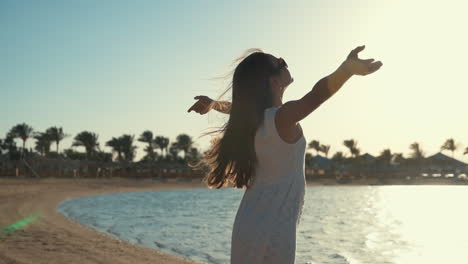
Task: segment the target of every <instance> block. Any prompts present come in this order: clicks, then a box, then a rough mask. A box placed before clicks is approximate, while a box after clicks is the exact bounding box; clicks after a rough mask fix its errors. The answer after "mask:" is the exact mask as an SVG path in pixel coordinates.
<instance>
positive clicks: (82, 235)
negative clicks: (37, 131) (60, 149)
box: [0, 178, 207, 264]
mask: <svg viewBox="0 0 468 264" xmlns="http://www.w3.org/2000/svg"><path fill="white" fill-rule="evenodd" d="M186 188H207V187H206V185H205V183H202V182H176V181H168V182H160V181H157V180H152V179H140V180H135V179H122V178H112V179H54V178H46V179H39V180H38V179H16V178H0V228H1V229H2V230H3V229H4V228H5V227H7V226H10V225H12V224H14V223H16V222H18V221H20V220H22V219H25V218H27V217H30V216H32V215H35V214H40V217H39V218H37V219H36V220H34V221H32V222H30V223H29V224H28V225H26V226H23V227H21V228H19V229H16V230H15V231H11V232H8V233H7V232H3V235H2V236H0V263H1V264H3V263H8V264H13V263H15V264H16V263H21V264H23V263H28V264H29V263H31V264H38V263H48V264H52V263H80V264H88V263H116V264H118V263H122V264H124V263H132V264H134V263H139V264H143V263H148V264H149V263H151V264H156V263H167V264H186V263H196V262H194V261H191V260H188V259H183V258H180V257H177V256H172V255H169V254H166V253H163V252H160V251H157V250H154V249H149V248H143V247H138V246H135V245H133V244H131V243H129V242H126V241H124V240H118V239H116V238H114V237H112V236H109V235H106V234H104V233H100V232H98V231H95V230H94V229H91V228H88V227H86V226H84V225H81V224H79V223H77V222H74V221H72V220H70V219H68V218H67V217H65V216H63V215H61V214H60V213H58V212H57V211H56V207H57V205H58V204H59V203H60V202H62V201H63V200H65V199H68V198H74V197H80V196H88V195H95V194H102V193H115V192H132V191H147V190H166V189H186Z"/></svg>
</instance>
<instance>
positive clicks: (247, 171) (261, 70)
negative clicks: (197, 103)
mask: <svg viewBox="0 0 468 264" xmlns="http://www.w3.org/2000/svg"><path fill="white" fill-rule="evenodd" d="M240 60H241V62H240V63H239V64H238V65H237V66H236V68H235V70H234V73H233V75H232V81H231V82H230V84H229V87H228V89H227V90H226V91H225V92H224V93H226V92H227V91H228V90H229V89H231V88H232V105H231V111H230V115H229V120H228V121H227V122H226V123H225V124H224V125H223V126H222V127H221V129H219V130H215V131H212V132H208V133H206V134H205V135H208V134H211V133H216V132H218V133H219V136H218V137H216V138H215V139H214V140H212V141H211V148H210V149H209V150H208V151H207V152H206V154H205V155H204V157H203V158H202V159H201V160H200V161H199V162H198V163H197V164H195V165H192V164H189V166H190V167H192V168H195V169H199V168H201V167H202V164H206V165H208V168H209V170H208V173H207V174H206V175H205V177H204V179H203V180H204V181H206V182H207V184H208V187H209V188H216V189H219V188H221V187H223V186H225V185H226V184H229V183H231V184H233V185H234V186H235V187H236V188H243V187H244V186H245V187H247V188H248V187H250V184H251V181H252V175H253V173H254V171H255V165H256V163H257V157H256V153H255V145H254V140H255V133H256V131H257V128H258V127H259V126H260V125H261V124H262V122H263V119H264V111H265V109H267V108H269V107H272V106H273V94H272V91H271V89H270V85H269V77H270V76H271V75H273V74H276V72H275V70H276V69H275V65H274V63H273V62H272V60H271V55H269V54H266V53H264V52H263V51H262V50H260V49H250V50H247V52H246V53H244V55H243V56H241V57H239V58H238V59H236V62H237V61H240ZM224 93H223V94H224Z"/></svg>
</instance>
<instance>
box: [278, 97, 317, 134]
mask: <svg viewBox="0 0 468 264" xmlns="http://www.w3.org/2000/svg"><path fill="white" fill-rule="evenodd" d="M309 114H310V107H308V104H307V101H306V100H303V99H299V100H291V101H288V102H286V103H284V104H283V105H282V106H281V107H280V108H279V109H278V111H277V117H276V118H277V119H278V120H277V122H278V124H280V125H281V126H284V127H288V128H290V129H293V128H294V127H296V125H297V123H298V122H299V121H301V120H302V119H304V118H305V117H306V116H307V115H309Z"/></svg>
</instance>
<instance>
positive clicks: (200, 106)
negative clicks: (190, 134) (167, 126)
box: [187, 95, 214, 115]
mask: <svg viewBox="0 0 468 264" xmlns="http://www.w3.org/2000/svg"><path fill="white" fill-rule="evenodd" d="M193 99H198V101H197V102H195V104H193V105H192V106H191V107H190V108H189V110H188V111H187V112H189V113H190V111H192V110H193V111H195V112H197V113H199V114H200V115H204V114H206V113H208V112H209V111H210V110H211V109H212V108H213V102H214V100H213V99H211V98H209V97H208V96H204V95H199V96H195V97H194V98H193Z"/></svg>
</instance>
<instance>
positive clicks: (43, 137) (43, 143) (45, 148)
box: [33, 132, 53, 156]
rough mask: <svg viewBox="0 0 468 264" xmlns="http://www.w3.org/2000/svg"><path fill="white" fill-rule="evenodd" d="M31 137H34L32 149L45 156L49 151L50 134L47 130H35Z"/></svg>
mask: <svg viewBox="0 0 468 264" xmlns="http://www.w3.org/2000/svg"><path fill="white" fill-rule="evenodd" d="M33 137H34V139H36V146H35V147H34V149H35V150H36V151H37V152H39V153H41V155H43V156H47V155H48V154H49V152H50V145H51V144H52V141H53V140H52V137H51V135H50V134H48V133H47V132H45V133H43V132H37V133H35V134H34V136H33Z"/></svg>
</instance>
